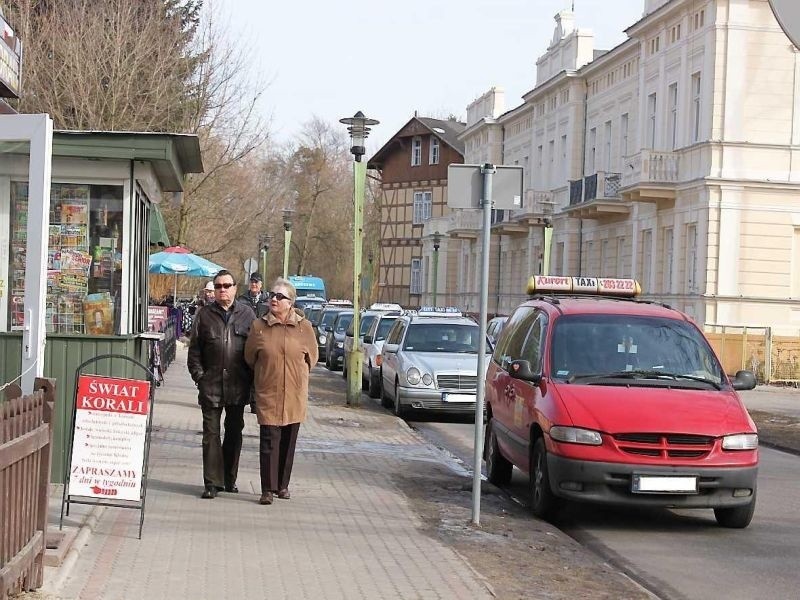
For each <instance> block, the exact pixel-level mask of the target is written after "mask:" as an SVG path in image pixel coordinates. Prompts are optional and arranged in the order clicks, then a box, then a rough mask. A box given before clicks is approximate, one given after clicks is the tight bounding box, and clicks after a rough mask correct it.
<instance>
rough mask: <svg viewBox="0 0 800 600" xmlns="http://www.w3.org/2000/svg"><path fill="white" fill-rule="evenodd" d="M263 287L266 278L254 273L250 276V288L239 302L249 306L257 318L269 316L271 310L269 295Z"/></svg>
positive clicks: (240, 297)
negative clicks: (268, 311) (268, 312)
mask: <svg viewBox="0 0 800 600" xmlns="http://www.w3.org/2000/svg"><path fill="white" fill-rule="evenodd" d="M263 285H264V278H263V277H262V276H261V273H253V274H252V275H250V288H249V289H248V291H246V292H245V293H244V294H242V295H241V296H239V300H241V301H242V302H246V303H247V304H249V305H250V307H251V308H252V309H253V311H254V312H255V313H256V316H257V317H263V316H264V315H265V314H267V310H268V309H269V298H268V297H267V293H266V292H265V291H264V290H263V289H262V287H263Z"/></svg>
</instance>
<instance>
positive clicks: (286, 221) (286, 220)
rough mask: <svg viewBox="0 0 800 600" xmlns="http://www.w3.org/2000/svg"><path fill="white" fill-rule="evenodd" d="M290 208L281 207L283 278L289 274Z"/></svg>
mask: <svg viewBox="0 0 800 600" xmlns="http://www.w3.org/2000/svg"><path fill="white" fill-rule="evenodd" d="M293 213H294V211H293V210H292V209H291V208H284V209H283V278H284V279H286V277H287V276H288V275H289V247H290V245H291V243H292V214H293Z"/></svg>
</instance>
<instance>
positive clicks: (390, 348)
mask: <svg viewBox="0 0 800 600" xmlns="http://www.w3.org/2000/svg"><path fill="white" fill-rule="evenodd" d="M398 350H400V344H384V345H383V353H384V354H386V353H394V352H397V351H398Z"/></svg>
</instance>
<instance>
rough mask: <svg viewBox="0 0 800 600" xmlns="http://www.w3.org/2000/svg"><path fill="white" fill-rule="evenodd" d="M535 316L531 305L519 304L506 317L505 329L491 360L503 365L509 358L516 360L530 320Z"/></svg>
mask: <svg viewBox="0 0 800 600" xmlns="http://www.w3.org/2000/svg"><path fill="white" fill-rule="evenodd" d="M535 317H536V312H535V310H534V308H533V307H532V306H520V307H519V308H518V309H517V310H515V311H514V314H513V315H511V317H510V318H509V319H508V323H506V326H505V330H506V333H505V335H503V337H502V339H501V340H500V342H499V343H498V344H497V347H496V348H495V349H494V354H492V360H493V361H494V362H495V363H497V364H498V365H501V366H502V365H503V364H504V363H507V362H508V361H509V360H516V359H517V358H519V355H520V352H521V351H522V343H523V342H524V341H525V336H526V335H527V334H528V329H530V325H531V322H532V321H533V319H534V318H535Z"/></svg>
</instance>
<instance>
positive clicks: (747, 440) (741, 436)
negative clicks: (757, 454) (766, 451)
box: [722, 433, 758, 450]
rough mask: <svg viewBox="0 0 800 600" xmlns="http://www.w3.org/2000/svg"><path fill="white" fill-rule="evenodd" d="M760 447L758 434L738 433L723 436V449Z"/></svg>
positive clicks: (752, 448) (753, 448)
mask: <svg viewBox="0 0 800 600" xmlns="http://www.w3.org/2000/svg"><path fill="white" fill-rule="evenodd" d="M756 448H758V434H756V433H737V434H735V435H726V436H725V437H723V438H722V449H723V450H755V449H756Z"/></svg>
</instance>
